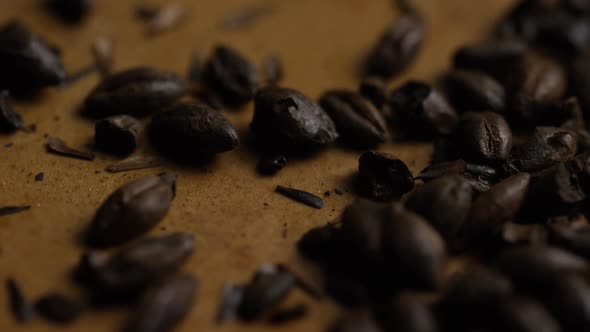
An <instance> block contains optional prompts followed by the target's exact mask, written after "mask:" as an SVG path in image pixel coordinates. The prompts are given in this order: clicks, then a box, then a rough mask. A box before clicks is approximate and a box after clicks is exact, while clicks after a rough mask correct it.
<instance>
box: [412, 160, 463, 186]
mask: <svg viewBox="0 0 590 332" xmlns="http://www.w3.org/2000/svg"><path fill="white" fill-rule="evenodd" d="M466 171H467V163H466V162H465V160H463V159H458V160H453V161H446V162H441V163H433V164H430V165H428V166H426V168H424V169H423V170H422V171H421V172H420V174H418V175H417V176H416V177H415V179H416V180H422V181H424V182H425V183H428V182H430V181H432V180H435V179H438V178H440V177H442V176H445V175H452V174H459V175H462V174H464V173H465V172H466Z"/></svg>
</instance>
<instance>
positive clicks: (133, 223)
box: [87, 173, 176, 247]
mask: <svg viewBox="0 0 590 332" xmlns="http://www.w3.org/2000/svg"><path fill="white" fill-rule="evenodd" d="M175 194H176V177H175V176H174V175H172V174H169V173H163V174H161V175H159V176H150V177H144V178H141V179H138V180H135V181H132V182H129V183H127V184H126V185H124V186H122V187H120V188H119V189H117V190H116V191H115V192H113V193H112V194H111V195H110V196H109V197H108V198H107V199H106V200H105V201H104V203H103V204H102V206H101V207H100V208H99V209H98V210H97V212H96V215H95V216H94V219H93V220H92V223H91V225H90V228H89V230H88V234H87V240H88V244H89V245H91V246H97V247H108V246H112V245H116V244H121V243H123V242H125V241H128V240H131V239H133V238H135V237H137V236H139V235H140V234H142V233H145V232H147V231H148V230H149V229H151V228H152V227H154V226H155V225H156V224H157V223H159V222H160V221H161V220H162V219H163V218H164V216H166V213H167V212H168V209H169V208H170V205H171V203H172V200H173V199H174V196H175Z"/></svg>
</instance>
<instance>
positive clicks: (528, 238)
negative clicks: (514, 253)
mask: <svg viewBox="0 0 590 332" xmlns="http://www.w3.org/2000/svg"><path fill="white" fill-rule="evenodd" d="M502 241H503V242H504V243H505V244H509V245H510V244H534V245H540V244H545V243H546V242H547V230H546V229H545V227H544V226H542V225H535V224H530V225H523V224H516V223H511V222H509V223H507V224H505V225H504V227H502Z"/></svg>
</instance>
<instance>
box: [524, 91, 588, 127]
mask: <svg viewBox="0 0 590 332" xmlns="http://www.w3.org/2000/svg"><path fill="white" fill-rule="evenodd" d="M532 110H533V112H532V113H528V114H525V116H527V117H529V118H527V119H526V122H527V124H530V125H531V126H534V127H537V126H551V127H560V128H563V129H568V130H571V131H574V132H580V131H582V130H584V114H583V112H582V108H581V106H580V102H579V101H578V98H577V97H571V98H567V99H564V100H555V101H552V102H546V103H543V104H542V105H539V104H537V106H535V107H534V108H533V109H532Z"/></svg>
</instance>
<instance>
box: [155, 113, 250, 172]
mask: <svg viewBox="0 0 590 332" xmlns="http://www.w3.org/2000/svg"><path fill="white" fill-rule="evenodd" d="M149 135H150V139H151V141H152V143H153V144H154V145H155V146H156V147H158V148H159V149H160V150H161V151H162V152H163V153H165V154H167V155H170V156H173V157H176V158H179V159H187V160H192V159H204V158H207V157H209V156H212V155H215V154H218V153H222V152H226V151H230V150H233V149H234V148H236V147H237V146H238V145H239V144H240V140H239V138H238V134H237V133H236V130H235V129H234V127H233V126H232V125H231V123H230V122H229V121H228V120H227V119H226V118H225V117H224V116H223V115H222V114H221V113H219V112H217V111H215V110H213V109H211V108H209V107H207V106H204V105H199V104H192V103H182V104H177V105H174V106H171V107H170V108H168V109H166V110H164V111H163V112H160V113H158V114H156V115H154V117H153V118H152V122H151V124H150V128H149Z"/></svg>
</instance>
